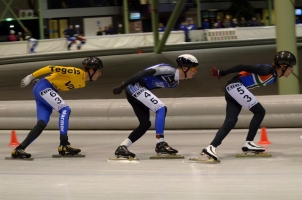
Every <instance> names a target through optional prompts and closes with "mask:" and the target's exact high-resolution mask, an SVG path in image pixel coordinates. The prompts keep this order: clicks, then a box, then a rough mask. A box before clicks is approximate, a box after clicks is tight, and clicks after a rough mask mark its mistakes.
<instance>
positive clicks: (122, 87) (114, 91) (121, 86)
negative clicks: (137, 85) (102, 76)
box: [112, 83, 125, 94]
mask: <svg viewBox="0 0 302 200" xmlns="http://www.w3.org/2000/svg"><path fill="white" fill-rule="evenodd" d="M124 88H125V86H124V83H122V84H121V85H119V86H117V87H114V88H113V89H112V90H113V94H121V92H122V91H123V89H124Z"/></svg>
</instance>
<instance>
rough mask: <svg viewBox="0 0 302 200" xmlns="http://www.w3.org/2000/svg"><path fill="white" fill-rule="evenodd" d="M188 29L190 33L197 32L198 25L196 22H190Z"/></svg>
mask: <svg viewBox="0 0 302 200" xmlns="http://www.w3.org/2000/svg"><path fill="white" fill-rule="evenodd" d="M188 29H189V31H190V30H197V27H196V24H195V23H194V21H193V20H192V19H191V20H190V21H189V25H188Z"/></svg>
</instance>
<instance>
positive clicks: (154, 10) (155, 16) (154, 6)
mask: <svg viewBox="0 0 302 200" xmlns="http://www.w3.org/2000/svg"><path fill="white" fill-rule="evenodd" d="M151 18H152V31H153V39H154V52H155V51H156V47H157V45H158V41H159V38H158V1H157V0H151Z"/></svg>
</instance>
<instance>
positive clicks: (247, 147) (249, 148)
mask: <svg viewBox="0 0 302 200" xmlns="http://www.w3.org/2000/svg"><path fill="white" fill-rule="evenodd" d="M242 151H243V152H255V153H261V152H264V151H265V149H264V148H263V147H261V146H258V145H257V144H255V143H254V142H253V141H245V143H244V144H243V146H242Z"/></svg>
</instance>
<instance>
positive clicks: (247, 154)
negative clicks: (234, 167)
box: [235, 151, 272, 158]
mask: <svg viewBox="0 0 302 200" xmlns="http://www.w3.org/2000/svg"><path fill="white" fill-rule="evenodd" d="M235 157H236V158H248V157H262V158H267V157H272V154H269V153H264V152H252V151H251V152H242V153H241V154H237V155H236V156H235Z"/></svg>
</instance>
